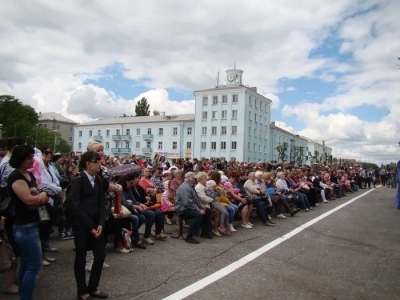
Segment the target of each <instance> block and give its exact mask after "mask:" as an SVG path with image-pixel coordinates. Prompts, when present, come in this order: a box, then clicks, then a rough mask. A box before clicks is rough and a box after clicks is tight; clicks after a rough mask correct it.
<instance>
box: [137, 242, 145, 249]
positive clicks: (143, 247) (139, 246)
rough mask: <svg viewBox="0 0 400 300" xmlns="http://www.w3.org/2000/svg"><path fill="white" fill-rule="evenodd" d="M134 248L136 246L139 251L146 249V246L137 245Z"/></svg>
mask: <svg viewBox="0 0 400 300" xmlns="http://www.w3.org/2000/svg"><path fill="white" fill-rule="evenodd" d="M134 246H135V247H136V248H139V249H146V246H145V245H144V243H140V244H135V245H134Z"/></svg>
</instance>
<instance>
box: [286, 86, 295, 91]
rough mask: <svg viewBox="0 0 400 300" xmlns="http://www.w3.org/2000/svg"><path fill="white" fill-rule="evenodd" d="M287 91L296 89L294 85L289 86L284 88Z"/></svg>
mask: <svg viewBox="0 0 400 300" xmlns="http://www.w3.org/2000/svg"><path fill="white" fill-rule="evenodd" d="M286 91H287V92H294V91H297V89H296V88H295V87H294V86H289V87H288V88H286Z"/></svg>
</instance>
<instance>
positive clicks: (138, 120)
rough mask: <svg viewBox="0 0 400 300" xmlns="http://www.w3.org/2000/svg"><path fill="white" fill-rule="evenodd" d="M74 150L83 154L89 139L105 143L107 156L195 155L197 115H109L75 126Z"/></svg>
mask: <svg viewBox="0 0 400 300" xmlns="http://www.w3.org/2000/svg"><path fill="white" fill-rule="evenodd" d="M74 129H75V130H74V141H75V143H74V151H75V152H77V153H80V152H81V153H82V152H85V151H86V147H87V145H88V144H89V143H90V142H93V141H97V142H100V143H102V144H103V145H104V153H105V154H106V155H111V154H112V155H114V156H126V155H128V154H135V155H137V156H143V157H146V158H153V157H154V155H155V154H156V153H159V154H161V155H163V156H166V157H167V158H168V159H170V160H172V159H177V158H179V157H189V158H191V157H192V152H191V151H192V149H193V138H194V114H182V115H173V116H166V115H165V113H162V114H161V115H160V116H145V117H124V118H122V117H121V118H108V119H102V120H97V121H92V122H87V123H83V124H79V125H76V126H75V127H74Z"/></svg>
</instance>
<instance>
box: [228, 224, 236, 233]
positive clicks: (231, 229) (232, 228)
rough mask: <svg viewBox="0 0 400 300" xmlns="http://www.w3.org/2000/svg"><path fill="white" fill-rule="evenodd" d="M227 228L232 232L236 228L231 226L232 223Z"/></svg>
mask: <svg viewBox="0 0 400 300" xmlns="http://www.w3.org/2000/svg"><path fill="white" fill-rule="evenodd" d="M229 230H230V231H232V232H235V231H237V230H236V229H235V227H233V224H229Z"/></svg>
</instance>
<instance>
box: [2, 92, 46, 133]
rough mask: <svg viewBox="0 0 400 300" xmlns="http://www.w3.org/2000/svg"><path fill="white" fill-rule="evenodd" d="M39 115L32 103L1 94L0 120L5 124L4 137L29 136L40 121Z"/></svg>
mask: <svg viewBox="0 0 400 300" xmlns="http://www.w3.org/2000/svg"><path fill="white" fill-rule="evenodd" d="M38 119H39V116H38V114H37V113H36V111H35V110H34V109H33V107H31V106H30V105H26V104H23V103H22V102H21V101H20V100H18V99H17V98H15V97H14V96H10V95H0V122H1V124H3V134H2V138H3V139H4V138H5V137H11V136H19V137H22V138H24V137H27V136H28V135H30V132H31V130H32V128H34V127H35V126H36V124H37V122H38Z"/></svg>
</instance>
